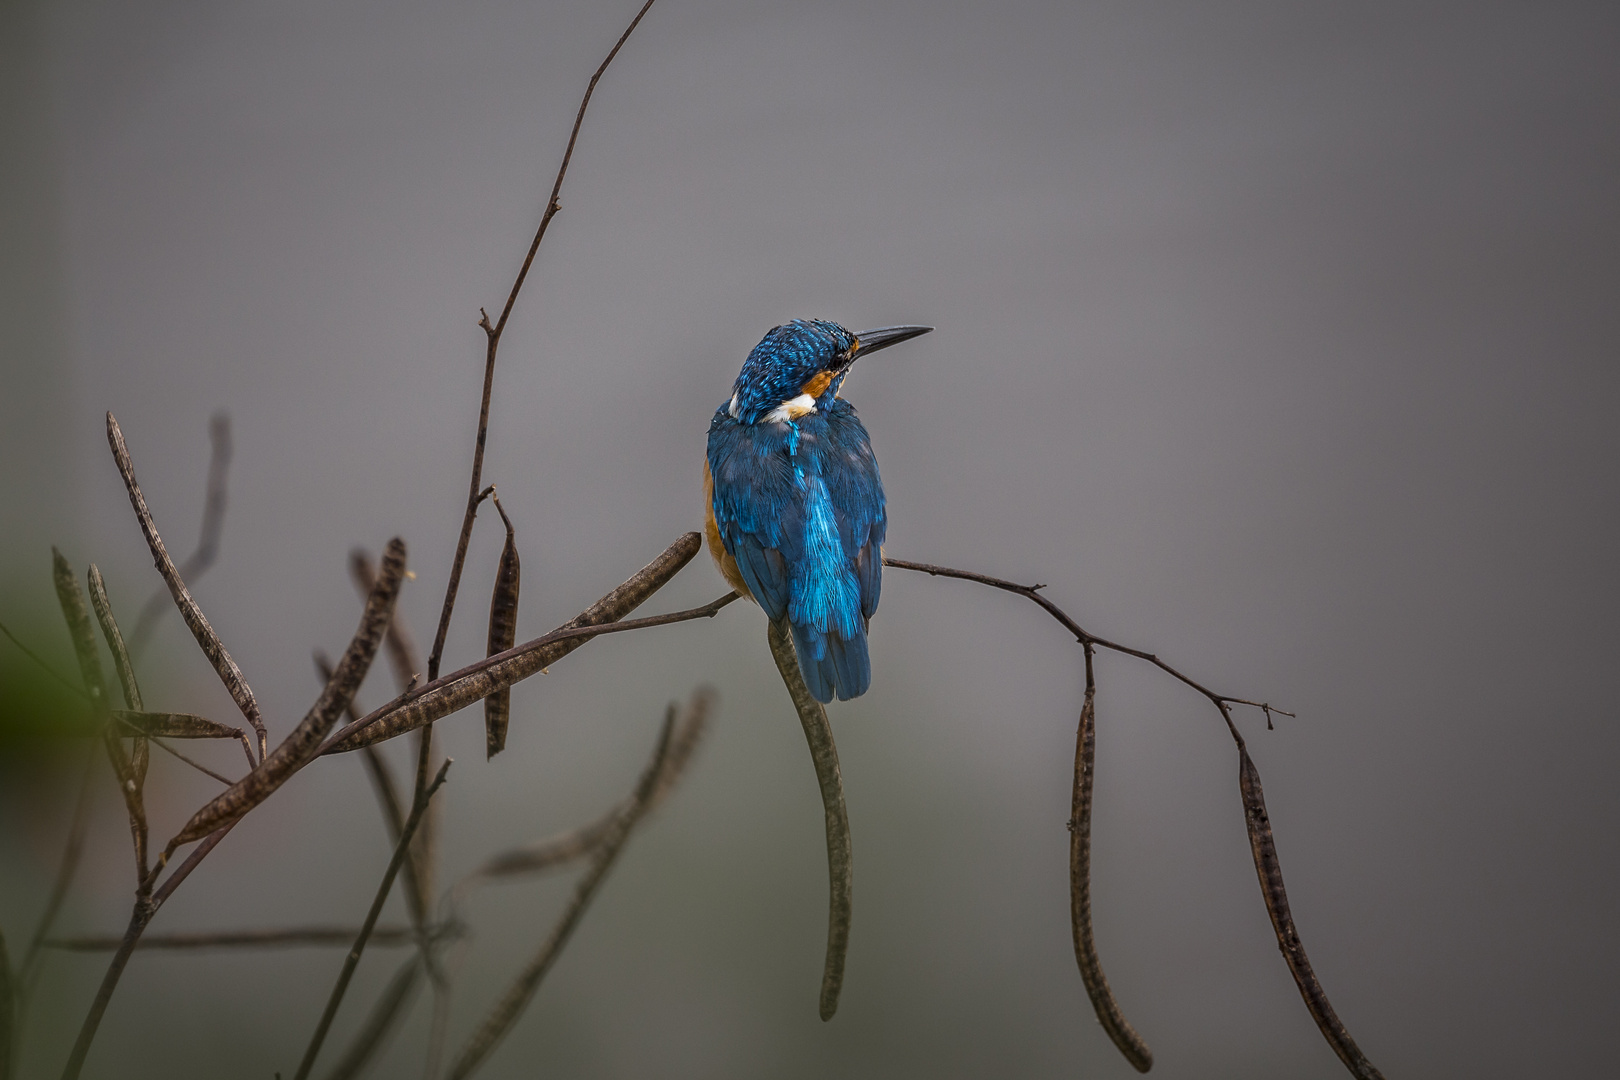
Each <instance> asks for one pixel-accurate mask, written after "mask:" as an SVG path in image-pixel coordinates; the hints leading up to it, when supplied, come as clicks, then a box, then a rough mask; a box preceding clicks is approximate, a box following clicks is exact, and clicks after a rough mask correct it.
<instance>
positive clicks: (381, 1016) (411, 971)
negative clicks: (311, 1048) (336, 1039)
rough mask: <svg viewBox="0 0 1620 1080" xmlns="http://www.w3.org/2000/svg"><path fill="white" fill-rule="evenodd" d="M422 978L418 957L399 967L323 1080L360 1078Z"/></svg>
mask: <svg viewBox="0 0 1620 1080" xmlns="http://www.w3.org/2000/svg"><path fill="white" fill-rule="evenodd" d="M376 938H377V935H376V934H375V933H373V934H372V940H373V942H376ZM421 978H422V961H421V959H420V958H419V957H412V958H411V959H409V960H407V961H405V963H403V964H401V965H400V966H399V970H398V971H396V972H394V977H393V978H392V979H390V980H388V986H387V987H386V988H384V990H383V992H382V996H381V997H380V998H378V999H377V1004H376V1005H374V1006H372V1009H371V1015H370V1016H368V1017H366V1022H365V1023H364V1024H362V1025H361V1026H360V1030H359V1031H358V1032H356V1033H355V1036H354V1040H353V1041H352V1042H350V1043H349V1049H348V1050H347V1051H345V1052H344V1054H343V1056H342V1057H341V1058H339V1059H338V1063H337V1064H336V1065H334V1066H333V1067H332V1071H331V1072H329V1073H327V1074H326V1080H351V1078H352V1077H356V1076H359V1075H360V1073H361V1071H362V1070H364V1069H365V1067H366V1066H367V1065H368V1064H369V1063H370V1062H371V1059H372V1057H373V1056H374V1055H375V1054H376V1053H377V1050H378V1049H379V1048H380V1047H381V1046H382V1044H383V1042H384V1041H385V1040H386V1039H387V1038H388V1036H389V1034H390V1033H391V1032H392V1031H393V1030H394V1025H395V1023H396V1022H397V1021H398V1019H399V1017H400V1016H401V1015H403V1013H404V1009H405V1006H406V1005H407V1004H409V1003H410V1000H411V998H412V997H414V996H415V995H416V986H417V983H419V982H420V981H421Z"/></svg>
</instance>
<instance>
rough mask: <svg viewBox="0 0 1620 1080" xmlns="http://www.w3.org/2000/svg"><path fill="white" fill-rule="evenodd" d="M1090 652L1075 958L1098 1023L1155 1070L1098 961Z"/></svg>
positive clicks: (1080, 745)
mask: <svg viewBox="0 0 1620 1080" xmlns="http://www.w3.org/2000/svg"><path fill="white" fill-rule="evenodd" d="M1085 652H1086V699H1085V704H1084V705H1082V706H1081V708H1080V730H1079V732H1078V733H1077V735H1076V737H1075V743H1074V799H1073V802H1072V804H1071V816H1070V818H1069V921H1070V924H1071V927H1072V929H1073V931H1074V958H1075V960H1076V962H1077V963H1078V964H1079V966H1080V981H1081V982H1083V983H1085V985H1086V994H1087V996H1089V997H1090V998H1091V1007H1092V1008H1094V1009H1096V1010H1097V1022H1098V1023H1100V1024H1102V1026H1103V1030H1104V1031H1106V1032H1107V1033H1108V1037H1109V1038H1110V1039H1112V1040H1114V1045H1115V1046H1117V1047H1119V1052H1120V1053H1122V1054H1124V1055H1125V1060H1126V1061H1129V1062H1130V1063H1131V1064H1132V1065H1133V1066H1135V1068H1136V1071H1137V1072H1147V1071H1148V1070H1149V1069H1151V1068H1153V1051H1151V1050H1149V1049H1148V1045H1147V1043H1145V1042H1143V1041H1142V1036H1140V1035H1138V1034H1137V1033H1136V1029H1135V1028H1134V1027H1132V1026H1131V1022H1130V1021H1129V1020H1127V1019H1125V1014H1124V1012H1123V1011H1122V1010H1121V1009H1120V1007H1119V1002H1118V1001H1116V1000H1115V999H1114V991H1113V990H1112V989H1110V988H1109V986H1108V976H1106V975H1104V974H1103V969H1102V961H1100V960H1098V959H1097V939H1096V937H1095V936H1094V935H1093V933H1092V929H1091V795H1092V787H1093V779H1094V776H1095V772H1096V759H1097V680H1096V677H1095V675H1094V674H1093V673H1092V669H1091V659H1092V647H1091V645H1090V644H1087V645H1086V646H1085Z"/></svg>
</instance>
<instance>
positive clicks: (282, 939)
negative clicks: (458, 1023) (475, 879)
mask: <svg viewBox="0 0 1620 1080" xmlns="http://www.w3.org/2000/svg"><path fill="white" fill-rule="evenodd" d="M451 932H452V931H451V930H450V928H448V927H432V928H430V933H431V934H432V936H434V937H444V936H447V935H448V934H449V933H451ZM358 933H359V930H358V929H356V928H355V927H352V926H293V927H285V928H281V929H273V930H220V931H209V932H200V933H189V934H145V935H142V937H141V940H140V941H139V943H137V944H136V946H135V948H136V949H137V950H151V949H164V950H171V951H173V950H182V951H183V950H191V949H296V948H303V947H306V946H326V945H351V944H353V943H354V938H355V935H356V934H358ZM416 938H417V932H416V929H415V928H414V927H410V926H379V927H377V928H376V929H375V930H373V931H372V933H371V943H372V944H373V945H386V946H398V945H414V944H415V943H416ZM122 943H123V939H121V938H116V937H102V936H96V935H88V936H84V937H70V938H46V939H45V941H44V947H45V948H47V949H57V950H59V951H62V952H112V951H113V950H115V949H117V948H118V947H119V946H120V945H121V944H122Z"/></svg>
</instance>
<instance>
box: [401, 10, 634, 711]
mask: <svg viewBox="0 0 1620 1080" xmlns="http://www.w3.org/2000/svg"><path fill="white" fill-rule="evenodd" d="M652 5H653V0H647V2H646V3H645V4H643V5H642V7H641V10H640V11H638V12H636V17H635V18H634V19H631V20H630V25H629V26H627V27H625V30H624V33H623V34H621V35H619V40H618V41H617V42H615V43H614V45H613V48H612V49H611V50H610V51H609V52H608V54H607V59H605V60H603V61H602V65H601V66H600V67H598V68H597V69H596V74H594V75H592V76H591V81H590V82H589V83H588V84H587V85H586V87H585V96H584V97H583V98H582V99H580V103H579V112H578V113H577V114H576V115H575V116H574V129H573V131H571V132H569V135H568V149H566V150H565V151H563V159H562V166H561V167H560V168H558V170H557V179H556V181H555V182H554V183H553V184H552V185H551V197H550V198H549V199H547V200H546V209H545V213H544V214H542V215H541V216H540V227H539V228H538V229H536V230H535V233H534V240H533V241H532V242H531V243H530V244H529V253H528V254H527V255H526V256H524V258H523V266H522V267H521V268H520V269H519V270H518V273H517V278H516V279H515V280H514V281H513V282H512V291H511V292H510V293H508V294H507V297H506V306H505V307H503V308H501V317H500V318H499V319H497V320H496V321H495V324H494V325H493V326H492V325H490V321H489V315H488V314H484V315H483V318H482V319H481V320H480V321H479V325H480V326H481V327H483V329H484V337H485V345H484V394H483V399H482V403H481V404H480V405H479V407H478V438H477V441H476V442H475V443H474V445H473V467H472V482H471V483H470V484H469V485H468V487H467V510H466V513H465V514H464V515H463V516H462V519H461V535H460V536H459V537H458V538H457V540H456V557H455V561H454V562H452V563H451V564H450V580H449V581H448V582H447V583H446V584H445V589H444V605H443V607H442V608H441V609H440V611H439V628H438V631H437V632H436V633H435V634H434V635H433V651H432V652H431V653H429V654H428V681H429V682H432V681H433V680H435V679H437V678H438V677H439V661H440V659H441V658H442V657H443V656H444V639H445V635H446V634H447V633H449V631H450V613H451V612H452V611H453V610H454V609H455V606H456V591H457V589H459V588H460V587H461V568H462V566H463V565H464V564H465V563H466V561H467V544H468V542H469V541H471V539H472V527H473V519H474V518H475V517H476V516H477V514H478V502H479V494H478V492H479V485H480V484H482V483H483V475H484V444H485V442H487V441H488V438H489V399H490V392H491V391H492V390H493V389H494V386H495V354H496V353H497V352H499V351H500V347H501V334H502V333H504V332H505V330H506V320H507V319H508V318H510V317H511V314H512V305H514V304H516V303H517V298H518V293H519V292H520V291H521V290H522V289H523V282H524V280H525V279H527V278H528V276H529V267H531V266H533V265H534V256H535V253H536V252H538V251H539V250H540V241H541V240H544V239H545V236H546V229H548V228H549V227H550V226H551V219H552V218H554V217H556V216H557V211H558V210H560V209H562V204H561V203H560V202H558V201H557V197H558V195H560V194H561V192H562V185H563V178H564V177H565V176H567V175H568V163H569V162H571V161H572V160H573V159H574V144H575V143H576V142H578V141H579V128H580V125H581V124H583V123H584V122H585V108H586V106H588V105H590V103H591V95H592V94H594V93H595V92H596V84H597V81H598V80H600V79H601V78H602V73H603V72H605V71H607V69H608V65H609V64H611V63H613V58H614V57H615V56H618V55H619V50H620V49H621V48H623V47H624V43H625V42H626V41H627V40H629V37H630V34H631V32H632V31H634V30H635V28H636V27H637V25H639V24H640V22H641V17H642V16H643V15H645V14H647V9H648V8H650V7H652Z"/></svg>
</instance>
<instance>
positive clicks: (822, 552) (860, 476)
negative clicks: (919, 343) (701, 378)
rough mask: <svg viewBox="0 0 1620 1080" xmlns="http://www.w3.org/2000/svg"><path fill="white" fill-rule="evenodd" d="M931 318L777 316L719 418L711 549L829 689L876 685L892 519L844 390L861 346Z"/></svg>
mask: <svg viewBox="0 0 1620 1080" xmlns="http://www.w3.org/2000/svg"><path fill="white" fill-rule="evenodd" d="M932 329H933V327H931V326H883V327H879V328H878V329H876V330H863V331H861V332H860V333H858V334H856V333H851V332H850V331H848V330H846V329H844V328H843V327H842V326H839V325H838V324H837V323H833V322H826V321H824V320H821V319H795V320H793V321H792V322H790V323H786V324H784V325H782V326H778V327H774V328H773V329H772V330H771V331H770V333H768V334H766V335H765V337H764V339H762V340H761V341H760V343H759V344H758V345H756V346H754V350H753V351H752V352H750V353H749V354H748V359H747V360H745V361H744V362H743V366H742V371H741V372H740V373H739V374H738V375H737V381H736V382H735V383H733V384H732V388H731V398H730V399H729V400H727V401H725V402H723V403H721V405H720V407H719V408H718V409H716V410H715V413H714V419H713V420H712V421H710V423H709V448H708V454H707V456H706V457H705V459H704V463H703V486H704V494H705V496H706V497H707V500H708V506H707V508H706V509H707V522H706V528H705V532H704V535H705V537H706V539H707V541H708V548H709V554H710V555H712V556H713V557H714V561H715V564H716V565H717V566H718V567H719V568H720V573H721V574H722V575H723V576H724V577H725V579H726V581H727V582H728V583H730V585H731V587H732V588H733V589H735V590H737V594H738V595H739V596H744V597H747V598H749V599H752V600H754V601H755V602H756V603H758V604H759V606H760V607H761V608H763V609H764V611H765V614H766V617H768V618H769V619H770V620H771V621H772V622H775V623H782V622H784V621H785V622H786V624H787V627H788V629H789V630H790V631H791V632H792V635H793V647H794V651H795V652H796V653H797V654H798V658H799V670H800V672H801V673H802V674H803V676H804V682H805V686H806V687H807V688H808V689H809V690H810V693H811V694H813V695H815V698H816V700H817V701H820V702H822V703H826V702H829V701H831V700H832V699H833V698H834V696H836V697H837V698H838V700H840V701H848V700H849V699H850V698H853V697H859V696H860V695H861V694H864V693H866V690H867V688H868V687H870V686H871V685H872V662H871V659H870V658H869V656H868V654H867V648H866V630H867V626H868V624H869V623H870V622H871V620H872V615H873V613H874V612H876V611H877V606H878V594H879V591H880V590H881V588H882V584H883V551H882V549H883V537H884V534H885V531H886V530H887V527H888V518H887V515H886V514H885V511H884V503H883V481H882V480H881V479H880V478H879V477H878V467H877V458H876V457H874V456H873V454H872V443H871V440H870V439H869V438H868V437H867V434H866V427H865V426H864V425H863V424H862V423H861V420H860V417H858V416H856V415H855V407H854V406H853V405H851V404H850V403H849V402H847V401H845V400H844V399H843V398H841V397H839V396H838V391H839V388H840V387H841V386H842V385H843V383H844V379H845V377H846V376H848V375H849V369H850V365H851V364H853V363H854V362H855V361H856V360H857V359H858V358H860V357H863V356H866V355H868V354H869V353H875V352H877V351H878V350H879V349H886V348H888V347H889V346H890V345H896V344H899V343H900V342H902V341H909V340H910V339H911V338H914V337H917V336H919V335H921V334H926V333H928V332H929V331H930V330H932Z"/></svg>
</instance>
